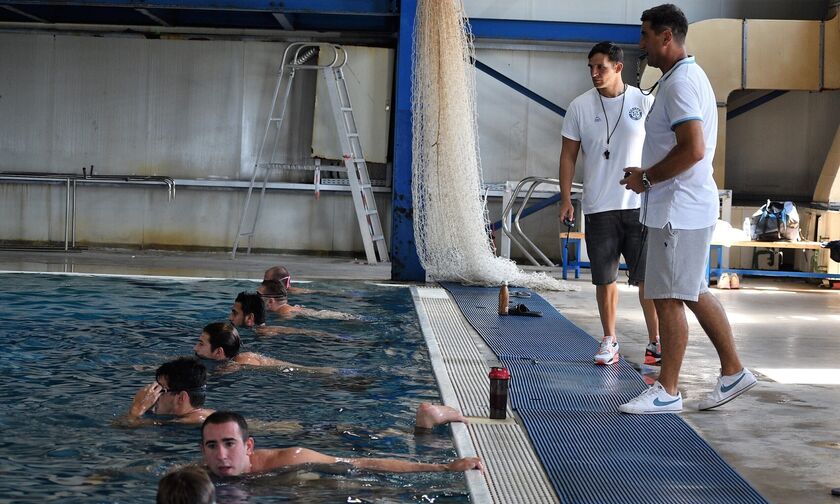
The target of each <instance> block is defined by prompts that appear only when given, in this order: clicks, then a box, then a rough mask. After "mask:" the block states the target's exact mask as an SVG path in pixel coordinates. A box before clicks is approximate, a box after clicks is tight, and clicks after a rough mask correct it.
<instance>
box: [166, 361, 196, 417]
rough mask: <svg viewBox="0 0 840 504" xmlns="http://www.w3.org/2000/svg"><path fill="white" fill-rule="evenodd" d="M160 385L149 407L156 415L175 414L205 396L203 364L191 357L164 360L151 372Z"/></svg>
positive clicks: (192, 407)
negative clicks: (156, 395) (154, 401)
mask: <svg viewBox="0 0 840 504" xmlns="http://www.w3.org/2000/svg"><path fill="white" fill-rule="evenodd" d="M155 380H156V381H157V383H158V385H160V386H161V388H162V389H163V393H162V394H161V396H160V397H159V398H158V400H157V402H156V403H155V405H154V407H153V411H154V413H156V414H158V415H178V414H181V413H182V412H184V411H189V410H191V409H195V408H199V407H201V406H203V405H204V401H205V400H206V398H207V368H206V367H204V364H202V363H201V362H200V361H199V360H198V359H196V358H194V357H180V358H178V359H175V360H172V361H169V362H165V363H164V364H162V365H161V366H160V367H159V368H158V369H157V372H155Z"/></svg>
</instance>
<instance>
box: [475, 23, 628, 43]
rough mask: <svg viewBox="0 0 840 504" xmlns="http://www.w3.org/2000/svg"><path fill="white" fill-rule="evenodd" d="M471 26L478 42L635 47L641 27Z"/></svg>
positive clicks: (613, 25)
mask: <svg viewBox="0 0 840 504" xmlns="http://www.w3.org/2000/svg"><path fill="white" fill-rule="evenodd" d="M470 26H471V27H472V33H473V35H474V36H475V38H477V39H498V40H512V41H535V42H537V41H538V42H591V43H593V44H594V43H596V42H601V41H603V40H610V41H612V42H615V43H617V44H635V43H637V42H639V33H640V31H641V25H620V24H607V23H568V22H560V21H523V20H515V19H482V18H472V19H470Z"/></svg>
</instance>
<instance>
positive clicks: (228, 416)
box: [201, 411, 248, 444]
mask: <svg viewBox="0 0 840 504" xmlns="http://www.w3.org/2000/svg"><path fill="white" fill-rule="evenodd" d="M228 422H236V423H237V424H238V425H239V432H241V433H242V441H247V440H248V422H246V421H245V417H243V416H242V415H240V414H239V413H236V412H234V411H216V412H215V413H212V414H211V415H210V416H208V417H207V418H206V419H204V423H203V424H201V441H202V444H203V443H204V428H205V427H207V426H208V425H210V424H214V425H220V424H226V423H228Z"/></svg>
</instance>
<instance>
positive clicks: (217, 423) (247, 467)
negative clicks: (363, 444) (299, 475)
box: [201, 411, 483, 477]
mask: <svg viewBox="0 0 840 504" xmlns="http://www.w3.org/2000/svg"><path fill="white" fill-rule="evenodd" d="M201 454H202V458H203V461H204V464H205V465H206V466H207V469H208V470H209V471H210V472H211V473H213V474H214V475H216V476H221V477H229V476H239V475H242V474H252V473H263V472H268V471H272V470H275V469H280V468H288V467H292V466H297V465H302V464H337V463H344V464H349V465H351V466H353V467H355V468H357V469H363V470H367V471H374V472H397V473H407V472H444V471H447V472H461V471H469V470H472V469H477V470H480V471H481V470H483V468H482V463H481V460H479V459H478V458H477V457H467V458H459V459H456V460H454V461H452V462H450V463H448V464H427V463H421V462H409V461H405V460H397V459H385V458H367V457H364V458H340V457H333V456H331V455H326V454H323V453H319V452H317V451H314V450H310V449H307V448H301V447H293V448H275V449H262V450H255V449H254V438H252V437H251V436H249V435H248V423H247V422H246V421H245V418H243V417H242V416H241V415H239V414H238V413H234V412H231V411H223V412H221V411H220V412H216V413H214V414H212V415H210V416H209V417H207V419H206V420H205V421H204V424H203V425H202V426H201Z"/></svg>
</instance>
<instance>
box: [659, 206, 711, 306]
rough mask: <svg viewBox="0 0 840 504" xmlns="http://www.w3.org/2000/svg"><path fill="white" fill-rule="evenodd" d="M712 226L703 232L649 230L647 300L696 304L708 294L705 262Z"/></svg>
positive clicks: (670, 229)
mask: <svg viewBox="0 0 840 504" xmlns="http://www.w3.org/2000/svg"><path fill="white" fill-rule="evenodd" d="M714 229H715V227H714V226H710V227H707V228H703V229H672V228H671V224H670V223H668V225H666V226H665V227H664V228H662V229H657V228H651V227H649V228H648V235H647V266H648V267H647V270H646V271H645V298H646V299H681V300H683V301H697V299H698V298H699V297H700V294H703V293H705V292H708V291H709V286H708V284H707V283H706V262H707V261H708V259H709V245H710V244H711V242H712V232H713V231H714Z"/></svg>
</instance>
